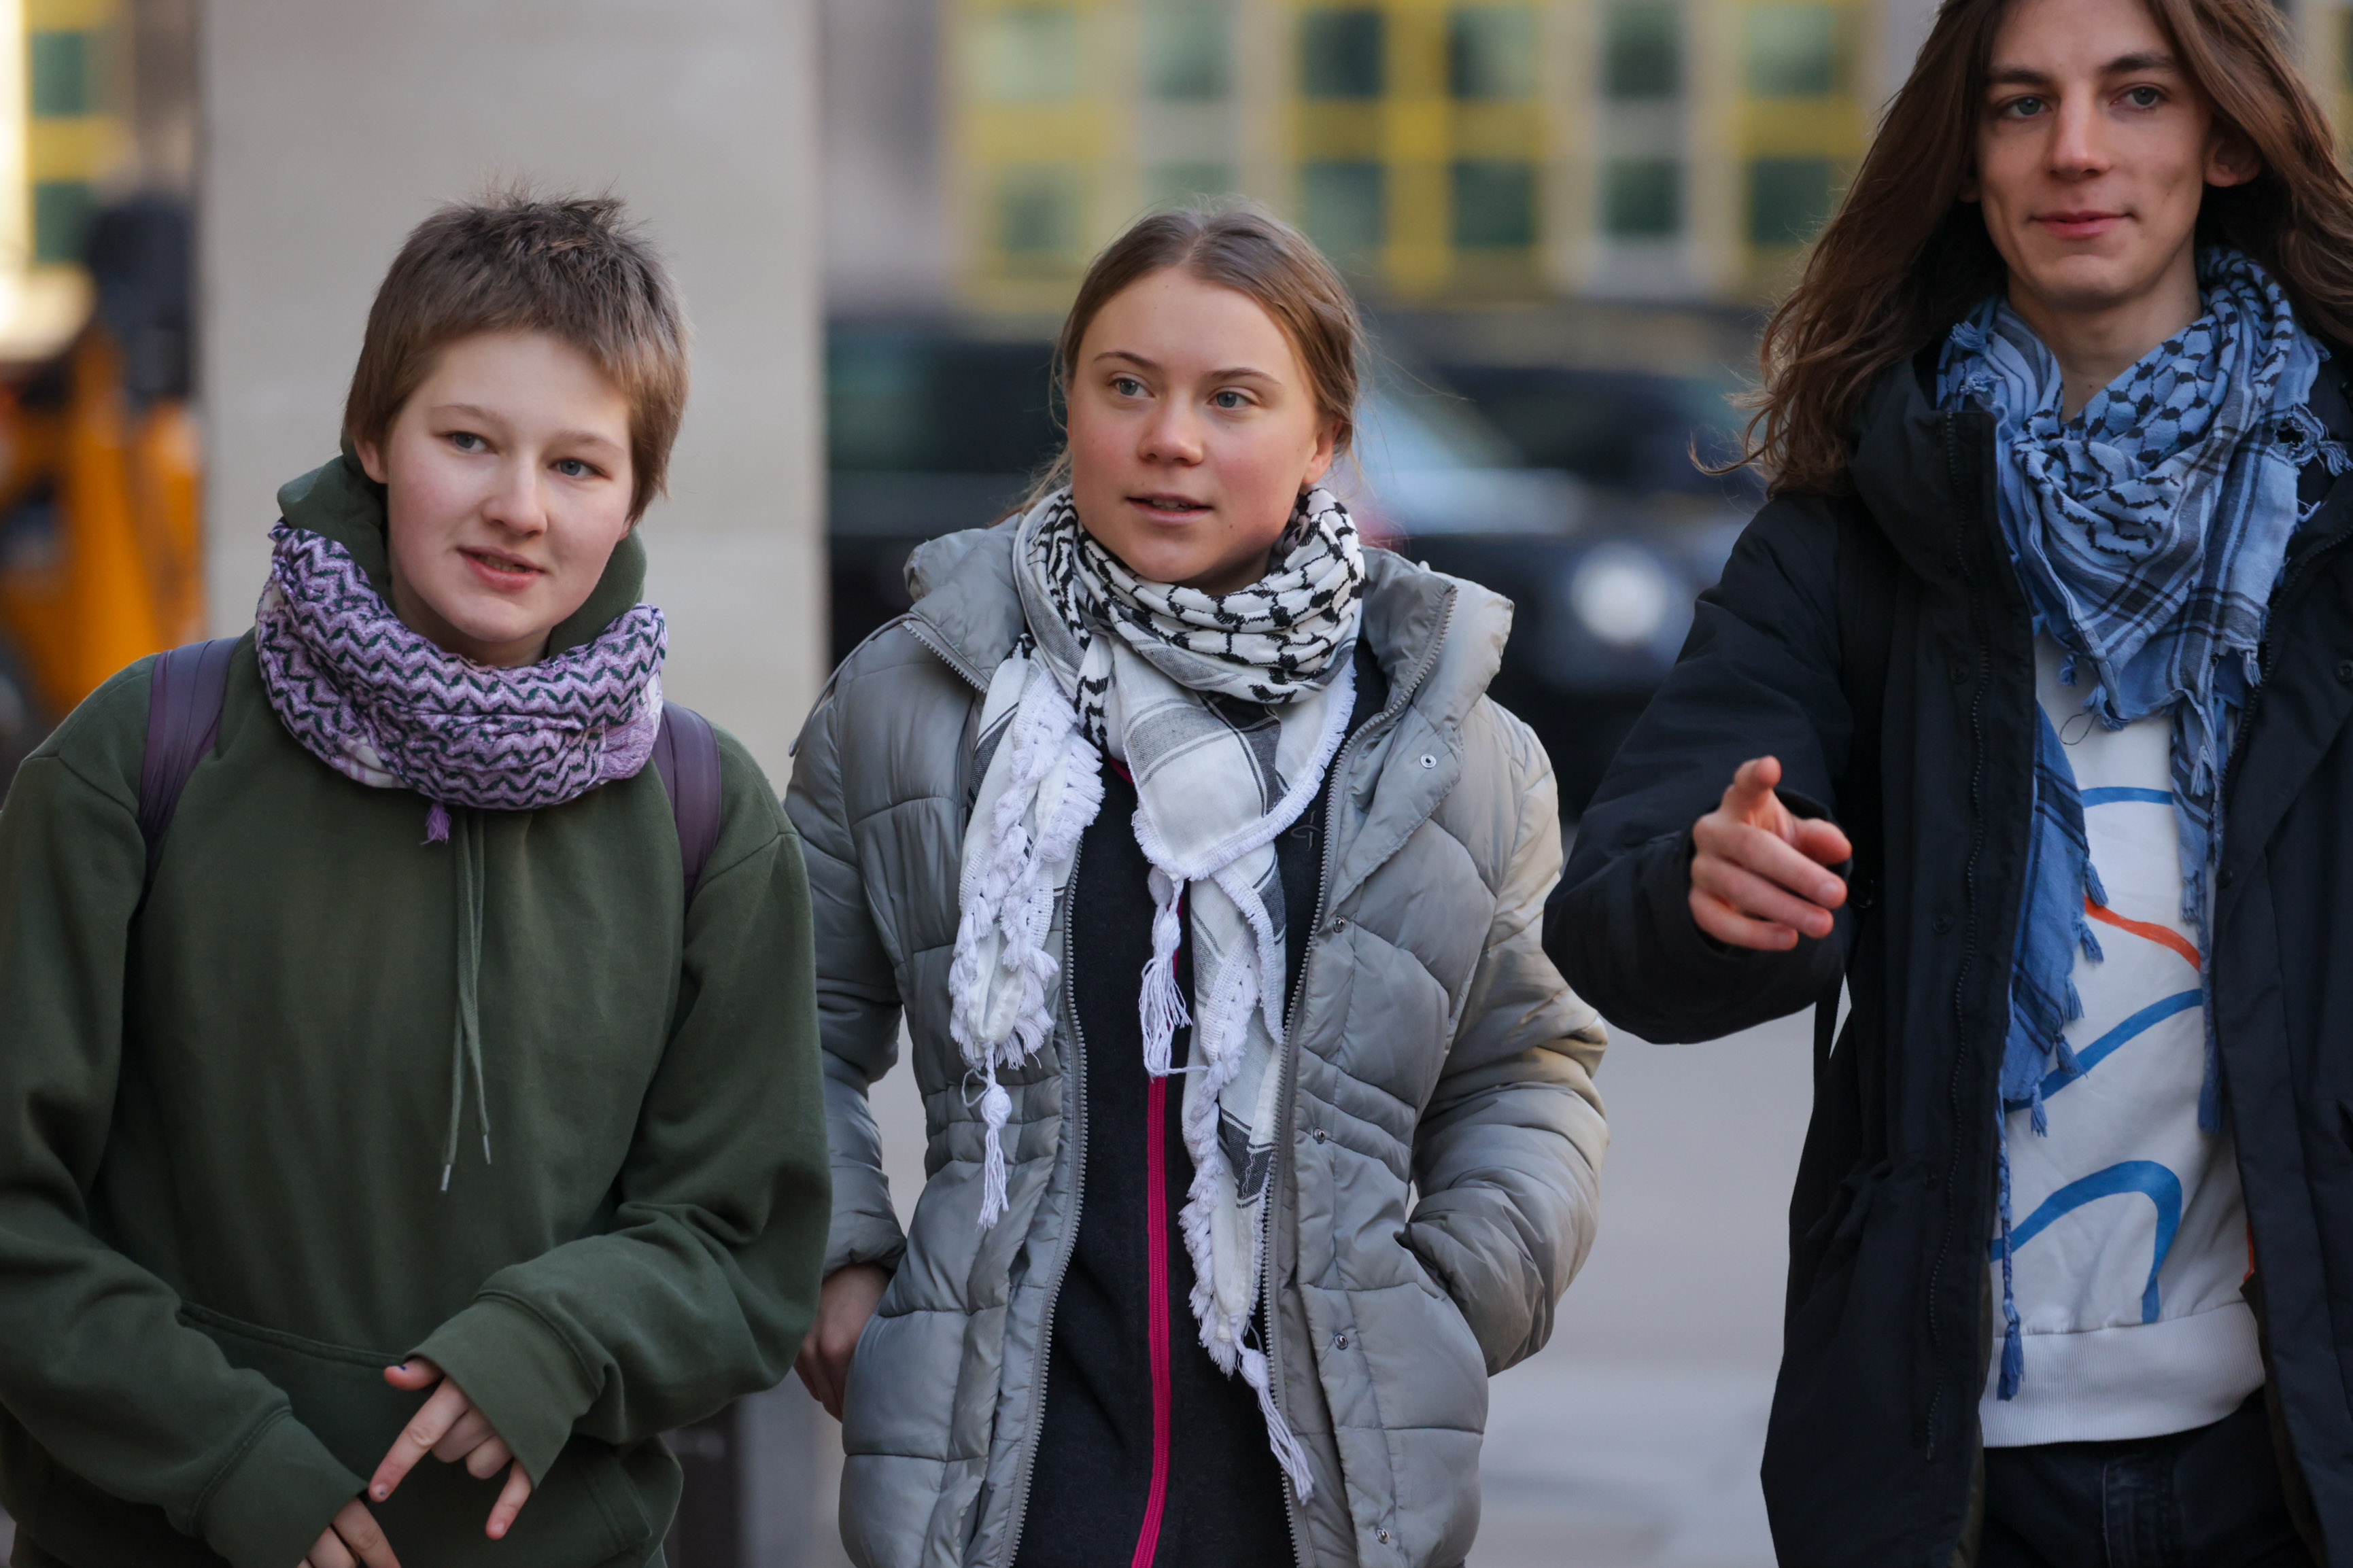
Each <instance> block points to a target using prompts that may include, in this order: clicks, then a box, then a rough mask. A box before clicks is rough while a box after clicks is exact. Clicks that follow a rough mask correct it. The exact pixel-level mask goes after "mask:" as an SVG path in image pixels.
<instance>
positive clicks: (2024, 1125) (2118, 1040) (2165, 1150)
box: [1978, 637, 2263, 1447]
mask: <svg viewBox="0 0 2353 1568" xmlns="http://www.w3.org/2000/svg"><path fill="white" fill-rule="evenodd" d="M2035 644H2036V646H2035V674H2036V694H2037V696H2038V697H2039V698H2040V700H2041V701H2042V710H2043V712H2044V713H2046V714H2047V715H2049V717H2050V720H2051V723H2052V726H2053V728H2055V729H2056V730H2057V731H2058V732H2059V738H2060V741H2061V742H2062V744H2063V747H2064V749H2065V752H2066V755H2067V761H2068V762H2069V763H2070V764H2072V765H2073V769H2074V773H2075V784H2076V786H2077V788H2078V789H2079V790H2080V791H2081V792H2082V795H2083V800H2084V833H2085V837H2086V838H2087V839H2088V840H2089V842H2090V845H2091V852H2092V867H2093V868H2094V870H2095V871H2097V872H2098V873H2099V878H2100V880H2101V882H2102V883H2103V884H2104V885H2105V890H2106V893H2107V896H2108V906H2107V908H2106V909H2105V910H2094V911H2093V921H2092V930H2093V931H2094V934H2095V935H2096V937H2097V938H2098V940H2099V943H2100V946H2101V948H2102V950H2103V952H2104V954H2105V957H2104V958H2103V959H2102V960H2100V961H2098V962H2094V961H2093V960H2091V959H2087V958H2084V956H2082V955H2081V954H2080V953H2079V954H2078V955H2077V957H2076V959H2075V971H2074V980H2075V988H2076V991H2077V993H2078V994H2080V995H2081V997H2082V999H2083V1004H2084V1016H2083V1017H2082V1018H2081V1019H2079V1020H2077V1021H2076V1022H2075V1023H2073V1024H2072V1025H2070V1026H2068V1029H2067V1043H2068V1044H2069V1045H2070V1046H2071V1047H2073V1050H2074V1052H2075V1057H2076V1059H2077V1061H2078V1063H2079V1064H2081V1066H2082V1068H2084V1071H2083V1074H2082V1076H2080V1077H2077V1078H2074V1079H2063V1077H2062V1076H2061V1075H2058V1074H2055V1073H2054V1074H2053V1075H2052V1078H2051V1079H2046V1080H2045V1084H2044V1090H2043V1111H2044V1116H2045V1118H2046V1121H2047V1123H2048V1126H2049V1129H2050V1131H2049V1132H2048V1134H2047V1135H2045V1136H2037V1135H2036V1133H2035V1131H2034V1130H2033V1126H2032V1122H2031V1113H2030V1112H2029V1111H2027V1110H2016V1111H2013V1112H2010V1118H2009V1122H2008V1133H2009V1149H2010V1216H2011V1228H2010V1237H2011V1248H2012V1261H2011V1269H2012V1280H2013V1285H2012V1289H2013V1292H2014V1294H2015V1296H2016V1299H2017V1302H2018V1312H2019V1318H2020V1320H2021V1323H2022V1325H2023V1328H2024V1342H2025V1352H2026V1370H2025V1375H2024V1377H2023V1378H2022V1380H2021V1383H2020V1384H2019V1389H2018V1394H2017V1395H2016V1397H2014V1398H2011V1399H2008V1400H2004V1399H2000V1398H1997V1397H1996V1394H1995V1389H1996V1384H1997V1382H1998V1380H1999V1378H2000V1371H2001V1338H2002V1330H2003V1322H2002V1317H2001V1313H2000V1310H1999V1308H1997V1310H1996V1311H1995V1313H1994V1323H1993V1334H1994V1344H1993V1355H1992V1358H1991V1364H1990V1365H1989V1368H1988V1371H1987V1374H1986V1388H1985V1394H1984V1397H1983V1399H1982V1400H1981V1402H1980V1404H1979V1406H1978V1411H1979V1415H1980V1418H1981V1420H1982V1422H1983V1426H1984V1431H1985V1441H1986V1445H1987V1447H2016V1446H2019V1445H2022V1444H2029V1443H2072V1442H2084V1441H2096V1440H2105V1439H2112V1438H2125V1437H2152V1436H2160V1435H2162V1434H2164V1433H2168V1432H2180V1431H2186V1430H2188V1429H2189V1428H2190V1427H2193V1426H2205V1425H2206V1424H2208V1423H2209V1422H2213V1421H2219V1420H2221V1418H2222V1417H2223V1416H2225V1415H2229V1414H2230V1413H2231V1412H2232V1410H2234V1409H2236V1408H2237V1407H2238V1406H2239V1404H2240V1403H2241V1402H2242V1400H2244V1399H2245V1398H2246V1396H2247V1395H2248V1394H2252V1393H2253V1392H2254V1391H2255V1390H2256V1389H2257V1388H2260V1387H2262V1386H2263V1362H2262V1359H2261V1357H2260V1355H2259V1354H2258V1352H2257V1349H2256V1344H2255V1321H2254V1314H2253V1311H2252V1310H2250V1309H2249V1308H2248V1306H2247V1304H2246V1301H2245V1300H2244V1299H2243V1298H2242V1296H2241V1295H2240V1293H2239V1287H2240V1286H2241V1285H2242V1283H2243V1282H2244V1281H2245V1279H2246V1276H2247V1267H2248V1251H2247V1221H2246V1210H2245V1206H2244V1204H2243V1202H2242V1198H2241V1195H2240V1191H2239V1167H2238V1163H2237V1159H2236V1156H2235V1154H2234V1152H2233V1151H2232V1145H2231V1137H2230V1133H2229V1131H2228V1130H2227V1128H2226V1129H2225V1130H2224V1131H2221V1132H2220V1133H2208V1132H2201V1131H2199V1128H2198V1095H2199V1089H2200V1085H2201V1084H2202V1083H2203V1081H2204V1078H2205V1071H2206V1054H2205V1028H2206V1023H2205V1014H2204V1010H2203V1007H2202V1005H2201V999H2200V985H2199V965H2200V954H2199V951H2198V946H2197V938H2196V934H2195V931H2194V928H2192V927H2190V926H2189V925H2188V924H2187V923H2186V922H2185V921H2183V920H2182V918H2181V862H2180V858H2179V842H2180V837H2179V826H2177V824H2176V822H2175V818H2174V807H2173V767H2172V732H2173V726H2172V721H2171V720H2170V718H2168V717H2164V716H2159V717H2154V718H2149V719H2145V720H2142V721H2140V722H2138V723H2135V724H2129V725H2126V727H2125V728H2124V729H2122V730H2116V731H2111V730H2107V729H2105V728H2104V727H2103V726H2101V725H2100V724H2099V723H2098V722H2097V721H2094V719H2093V718H2092V717H2091V715H2089V714H2087V713H2085V712H2084V710H2083V701H2084V695H2085V693H2086V692H2087V691H2088V689H2089V687H2088V685H2078V686H2075V687H2066V686H2062V685H2060V684H2059V667H2060V663H2061V661H2062V659H2063V654H2062V652H2061V650H2060V648H2059V647H2058V645H2057V644H2055V643H2053V642H2052V641H2051V639H2050V638H2048V637H2037V638H2036V639H2035ZM1990 1258H1991V1262H1990V1265H1989V1266H1990V1268H1992V1270H1993V1290H1994V1300H1995V1301H1996V1302H1997V1303H1998V1302H2000V1300H2001V1263H2000V1233H1999V1230H1998V1229H1997V1232H1996V1236H1995V1239H1994V1245H1993V1247H1992V1248H1991V1249H1990Z"/></svg>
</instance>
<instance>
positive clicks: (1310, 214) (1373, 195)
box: [1299, 162, 1388, 262]
mask: <svg viewBox="0 0 2353 1568" xmlns="http://www.w3.org/2000/svg"><path fill="white" fill-rule="evenodd" d="M1384 184H1385V181H1384V178H1383V170H1382V168H1381V166H1380V165H1379V164H1378V163H1336V162H1335V163H1309V164H1307V165H1305V166H1304V167H1303V168H1302V169H1301V170H1300V171H1299V197H1300V200H1299V209H1300V210H1299V216H1300V226H1301V227H1303V228H1304V229H1306V231H1307V237H1308V238H1310V239H1312V240H1314V242H1315V243H1316V244H1317V245H1320V246H1322V247H1324V251H1325V253H1326V254H1328V255H1330V256H1332V257H1334V258H1338V259H1340V260H1344V261H1356V262H1364V261H1367V260H1369V259H1370V258H1371V257H1372V255H1373V253H1374V252H1375V251H1377V250H1378V249H1379V248H1380V247H1381V242H1382V241H1383V240H1384V239H1386V238H1387V237H1388V215H1387V214H1386V213H1385V212H1384V211H1383V210H1382V209H1383V205H1384V202H1383V198H1384V196H1385V195H1386V194H1387V193H1386V191H1385V190H1384V188H1383V187H1384Z"/></svg>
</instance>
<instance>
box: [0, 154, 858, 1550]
mask: <svg viewBox="0 0 2353 1568" xmlns="http://www.w3.org/2000/svg"><path fill="white" fill-rule="evenodd" d="M686 390H687V355H686V342H685V328H684V322H683V319H682V317H681V312H680V310H679V306H678V302H677V300H676V299H675V297H674V295H673V292H672V289H671V287H670V281H669V279H668V277H667V275H666V274H665V272H664V270H663V268H662V267H661V264H660V262H659V259H658V258H656V256H655V255H654V253H653V252H652V250H651V249H650V247H649V246H648V244H647V243H646V242H645V240H644V239H642V238H641V237H638V235H637V234H636V233H635V232H634V231H633V230H632V229H631V227H630V226H628V224H627V222H626V221H625V219H624V216H623V214H622V212H621V209H620V204H619V203H618V202H617V201H613V200H610V199H604V198H598V199H589V200H543V199H534V198H532V197H529V196H527V195H502V196H500V197H497V198H494V199H491V200H488V201H485V202H481V203H478V204H471V205H456V206H450V207H446V208H444V209H442V210H441V211H439V212H438V213H436V214H435V215H433V216H431V217H429V218H427V220H426V221H425V222H424V223H422V224H420V225H419V226H417V229H416V230H415V231H414V232H413V233H411V234H410V235H409V237H408V239H407V242H406V244H405V245H404V246H403V247H402V248H401V250H400V253H399V255H398V257H397V258H396V259H395V260H394V262H393V264H392V268H391V270H390V272H389V273H388V274H387V275H386V277H385V280H384V284H383V287H382V288H381V289H379V290H378V292H377V295H376V299H375V306H374V308H373V310H371V311H370V313H369V317H368V323H367V332H366V337H365V340H364V343H363V345H362V348H361V351H360V358H359V363H358V367H357V369H356V370H355V371H354V373H353V378H352V387H351V395H350V398H349V401H348V403H347V404H346V405H345V409H344V421H343V426H344V437H345V440H344V450H343V455H342V456H341V457H340V458H336V459H335V460H333V461H331V462H329V463H328V464H327V465H326V466H325V467H323V468H318V469H316V470H314V471H313V472H311V473H309V474H306V475H304V476H302V477H301V479H296V480H294V481H293V482H292V483H290V484H289V485H287V486H286V487H285V488H284V489H281V490H280V492H279V497H278V500H279V506H280V512H281V520H280V522H279V523H278V525H277V527H276V528H275V529H274V530H273V531H272V534H271V540H272V553H271V560H270V567H269V579H268V582H267V584H266V586H265V587H264V589H263V591H262V595H261V600H260V604H259V608H258V609H257V610H256V612H255V626H254V628H253V630H251V631H250V632H248V633H247V634H246V635H245V636H244V637H240V638H237V639H236V641H235V643H234V645H233V646H232V645H230V644H228V643H226V642H223V643H216V644H211V645H201V646H200V647H196V648H192V649H183V650H179V651H178V652H175V653H174V654H169V655H165V656H163V657H162V658H148V659H142V660H141V661H139V662H138V663H136V664H134V665H132V666H131V667H130V668H127V669H125V670H123V671H122V672H121V674H119V675H117V676H115V677H114V678H113V679H111V680H110V681H108V682H107V683H106V684H105V685H104V686H103V687H101V688H100V689H99V690H98V691H96V692H95V693H93V694H92V695H91V696H90V699H89V700H87V701H85V702H83V703H82V704H81V705H80V706H79V708H77V709H76V710H74V711H73V713H72V714H70V715H69V717H68V718H67V719H66V721H65V722H64V723H63V724H61V725H59V726H58V730H57V731H56V733H54V734H53V735H51V736H50V737H49V738H48V740H47V742H44V743H43V745H42V746H41V747H40V749H39V750H38V751H37V752H35V753H34V755H33V756H32V757H31V758H29V759H28V760H27V761H26V763H25V764H24V766H23V768H22V769H21V770H20V771H19V772H18V773H17V774H16V780H15V783H14V784H13V786H12V788H11V789H10V792H9V795H8V798H7V806H6V809H5V811H0V1016H5V1017H6V1018H7V1019H8V1021H9V1034H8V1045H7V1048H6V1049H5V1051H0V1501H5V1505H6V1507H7V1510H8V1511H9V1513H10V1514H11V1515H13V1516H14V1517H15V1519H16V1529H17V1535H16V1555H15V1558H14V1561H15V1562H16V1563H18V1564H20V1565H26V1564H29V1565H32V1568H102V1565H103V1568H112V1565H114V1564H121V1563H141V1564H185V1565H188V1568H196V1565H199V1564H206V1563H213V1564H218V1563H229V1564H233V1565H234V1568H297V1565H298V1564H302V1565H306V1568H352V1565H353V1564H355V1563H357V1564H365V1565H366V1568H396V1564H398V1563H403V1562H405V1563H407V1564H408V1568H420V1565H422V1568H449V1565H457V1568H463V1565H465V1564H470V1563H511V1564H518V1565H522V1568H591V1565H592V1564H596V1565H611V1568H620V1565H634V1564H642V1563H651V1562H655V1561H657V1560H658V1559H659V1555H660V1551H661V1539H662V1535H663V1532H664V1531H665V1530H666V1529H667V1528H668V1525H669V1522H670V1514H671V1511H672V1510H673V1509H674V1507H675V1505H676V1503H677V1500H678V1497H679V1491H680V1484H681V1477H680V1470H679V1467H678V1464H677V1462H676V1461H675V1460H674V1459H673V1458H671V1457H670V1454H669V1452H668V1451H667V1450H666V1449H665V1448H664V1447H663V1445H662V1444H661V1442H660V1441H659V1433H661V1432H662V1431H664V1430H665V1429H668V1428H671V1427H675V1426H681V1425H683V1424H686V1423H688V1422H691V1421H694V1420H698V1419H700V1418H702V1417H703V1416H705V1415H710V1414H711V1413H712V1412H713V1411H715V1410H717V1409H718V1408H720V1407H721V1406H722V1405H725V1404H726V1403H727V1401H729V1400H730V1399H732V1398H733V1397H734V1396H736V1395H738V1394H744V1393H747V1392H750V1391H752V1390H755V1389H760V1388H765V1387H767V1386H769V1385H771V1384H775V1383H776V1381H777V1380H778V1379H779V1378H780V1377H781V1376H783V1374H784V1373H785V1372H786V1370H787V1368H788V1367H789V1366H790V1364H791V1358H792V1356H793V1354H794V1352H795V1351H796V1349H797V1346H798V1344H799V1342H800V1338H801V1335H802V1333H803V1331H805V1329H806V1327H807V1323H808V1321H809V1319H810V1315H811V1312H812V1310H813V1308H814V1306H815V1302H816V1294H817V1285H818V1262H819V1260H820V1258H821V1257H822V1255H823V1249H824V1245H825V1226H826V1215H827V1213H828V1178H827V1173H826V1165H825V1155H824V1131H823V1123H822V1121H821V1111H820V1109H819V1090H818V1070H817V1017H816V1005H815V999H816V990H815V984H814V978H813V975H812V972H811V963H810V955H811V951H812V950H811V942H810V931H809V901H808V890H807V879H806V875H805V873H804V870H803V868H802V863H801V858H800V853H799V848H798V846H797V841H796V839H795V836H794V833H793V829H792V827H791V826H790V824H789V823H788V822H786V819H785V817H784V816H783V813H782V811H781V809H780V808H779V806H778V804H777V802H776V798H775V797H774V795H772V794H771V793H770V791H769V788H768V785H767V784H766V782H765V780H764V779H763V778H762V777H761V773H760V770H759V768H758V766H757V765H756V764H754V762H753V761H752V759H751V757H750V756H749V755H748V754H746V753H745V752H744V749H743V748H742V747H741V746H740V745H738V744H737V743H736V742H734V741H733V740H732V739H731V738H729V737H727V736H725V735H724V734H722V733H719V732H717V731H712V730H711V729H710V728H709V727H708V726H707V725H705V724H703V723H702V721H701V720H699V719H697V718H695V717H694V716H693V715H691V713H689V712H687V711H686V710H682V709H681V710H671V709H666V707H665V704H664V702H663V700H662V692H661V668H662V658H663V653H664V649H665V647H666V637H667V633H666V631H665V628H664V625H663V621H662V616H661V614H660V612H659V610H657V609H656V608H654V606H652V605H648V604H644V603H640V602H639V593H640V590H641V588H642V586H643V580H644V574H645V553H644V550H643V547H642V545H641V544H640V542H639V540H638V533H637V528H636V525H637V522H638V518H639V517H640V516H641V514H642V513H643V512H644V510H645V508H646V506H647V504H648V502H649V500H651V499H652V498H653V497H654V496H655V495H656V494H658V493H659V491H660V489H661V488H662V480H663V475H664V472H665V469H666V467H667V464H668V461H669V457H670V443H671V439H672V437H674V436H675V435H676V433H677V430H678V426H679V420H680V416H681V412H682V410H683V408H684V405H685V400H686ZM191 654H195V655H197V656H199V657H198V658H194V659H191V658H187V657H186V656H188V655H191ZM206 669H210V670H212V671H214V672H215V674H214V677H213V679H214V684H212V685H211V686H210V688H209V694H208V695H192V693H201V692H203V691H204V687H203V684H202V676H201V672H202V671H204V670H206ZM187 735H200V736H209V737H211V738H210V740H209V742H208V743H205V744H203V745H201V747H197V746H194V745H191V746H189V747H188V748H187V749H186V751H185V752H181V751H179V750H177V749H175V748H176V742H177V739H178V738H181V737H184V736H187ZM666 759H667V760H666ZM649 760H650V761H651V762H652V763H653V764H654V765H649ZM175 766H178V767H179V768H180V771H179V772H178V773H177V775H176V776H172V775H173V774H174V767H175ZM428 1456H429V1457H430V1458H431V1460H432V1461H433V1462H429V1463H428V1462H425V1461H426V1460H427V1457H428Z"/></svg>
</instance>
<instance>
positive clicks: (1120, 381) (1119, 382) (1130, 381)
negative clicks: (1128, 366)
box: [1111, 375, 1144, 397]
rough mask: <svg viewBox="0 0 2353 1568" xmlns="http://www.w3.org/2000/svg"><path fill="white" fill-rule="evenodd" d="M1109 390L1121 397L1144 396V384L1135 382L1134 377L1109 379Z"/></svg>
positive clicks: (1123, 376) (1120, 376) (1126, 376)
mask: <svg viewBox="0 0 2353 1568" xmlns="http://www.w3.org/2000/svg"><path fill="white" fill-rule="evenodd" d="M1111 389H1112V390H1113V392H1115V393H1117V394H1119V395H1120V396H1122V397H1141V396H1143V395H1144V383H1142V382H1140V381H1138V380H1136V379H1135V377H1134V376H1132V375H1115V376H1113V377H1112V378H1111Z"/></svg>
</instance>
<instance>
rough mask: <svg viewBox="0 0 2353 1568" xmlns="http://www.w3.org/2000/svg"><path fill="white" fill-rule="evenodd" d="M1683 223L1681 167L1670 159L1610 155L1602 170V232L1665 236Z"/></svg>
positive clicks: (1626, 236) (1622, 235)
mask: <svg viewBox="0 0 2353 1568" xmlns="http://www.w3.org/2000/svg"><path fill="white" fill-rule="evenodd" d="M1682 230H1683V164H1682V163H1678V162H1676V161H1675V160H1674V159H1672V158H1613V159H1611V160H1610V161H1609V163H1607V164H1605V165H1603V167H1602V170H1601V232H1602V233H1604V234H1607V235H1610V236H1612V237H1616V238H1619V239H1665V238H1669V237H1672V236H1673V235H1676V234H1678V233H1681V232H1682Z"/></svg>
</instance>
